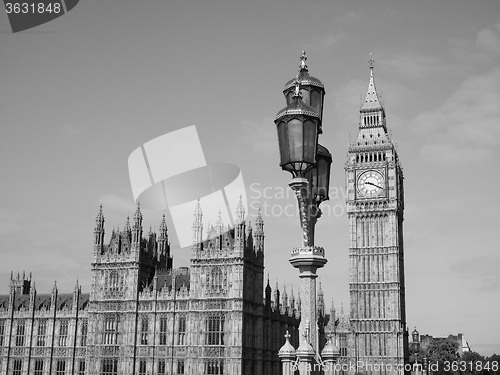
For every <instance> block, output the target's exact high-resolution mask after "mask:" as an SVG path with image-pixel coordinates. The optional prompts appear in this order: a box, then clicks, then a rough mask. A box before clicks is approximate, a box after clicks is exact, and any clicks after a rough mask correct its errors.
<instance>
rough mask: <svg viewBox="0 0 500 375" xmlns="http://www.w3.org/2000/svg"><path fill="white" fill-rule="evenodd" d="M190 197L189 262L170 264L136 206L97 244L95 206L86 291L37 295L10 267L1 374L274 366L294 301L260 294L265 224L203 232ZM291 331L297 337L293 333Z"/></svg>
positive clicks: (163, 233)
mask: <svg viewBox="0 0 500 375" xmlns="http://www.w3.org/2000/svg"><path fill="white" fill-rule="evenodd" d="M202 215H203V214H202V210H201V207H200V205H199V202H198V203H197V205H196V208H195V212H194V222H193V235H194V245H193V248H192V256H191V267H190V268H187V267H185V268H180V269H173V268H172V263H173V262H172V257H171V255H170V246H169V240H168V235H167V227H166V224H165V216H163V220H162V221H161V223H160V226H159V231H158V233H153V232H150V233H148V234H147V235H145V236H144V235H143V227H142V213H141V210H140V207H139V206H138V207H137V210H136V212H135V214H134V216H133V218H132V223H130V222H129V219H128V218H127V222H126V225H125V227H124V228H123V230H122V231H119V232H118V231H114V230H113V232H112V233H111V238H110V239H109V242H108V243H107V244H105V243H104V232H105V229H104V214H103V211H102V206H101V208H100V210H99V213H98V215H97V218H96V223H95V228H94V249H93V261H92V271H91V277H92V284H91V291H90V294H85V293H82V291H81V287H80V286H78V284H77V285H75V288H74V291H73V293H70V294H61V293H59V292H58V289H57V286H56V285H54V288H53V289H52V293H50V294H38V293H37V291H36V289H35V285H34V283H32V282H31V277H26V275H23V276H21V277H20V276H19V275H18V276H17V277H14V276H13V275H12V276H11V281H10V293H9V295H8V296H0V373H1V374H9V375H10V374H13V375H22V374H36V375H49V374H50V375H52V374H56V375H67V374H78V375H84V374H101V375H114V374H127V375H128V374H140V375H152V374H158V375H160V374H235V375H237V374H249V375H250V374H277V373H279V371H280V366H281V365H280V362H279V358H278V350H279V348H280V346H281V345H282V344H283V334H284V332H286V331H287V330H288V331H289V332H293V333H296V332H297V330H298V325H299V322H300V319H299V317H300V313H299V310H300V299H297V301H295V298H294V297H293V295H291V296H290V299H288V296H287V295H286V292H284V293H283V294H282V295H280V292H279V290H277V289H275V290H274V291H272V290H271V287H270V286H269V280H268V283H267V286H266V287H265V293H264V294H263V291H264V223H263V220H262V217H261V215H260V214H259V215H258V216H257V218H256V220H255V228H252V227H248V226H247V224H246V223H245V221H244V217H245V214H244V208H243V205H242V202H241V201H240V204H239V206H238V208H237V215H238V218H239V221H238V224H236V225H235V226H234V227H233V228H231V229H230V230H227V226H224V225H223V223H222V221H221V220H219V221H218V222H217V223H216V225H215V226H213V227H211V228H210V231H211V232H212V233H211V235H210V236H209V237H210V238H208V239H206V240H202V236H203V224H202ZM295 336H296V337H297V339H298V335H297V334H295Z"/></svg>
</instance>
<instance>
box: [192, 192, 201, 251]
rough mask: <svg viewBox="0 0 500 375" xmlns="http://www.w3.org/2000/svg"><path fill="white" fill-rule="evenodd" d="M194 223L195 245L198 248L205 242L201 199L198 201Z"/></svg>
mask: <svg viewBox="0 0 500 375" xmlns="http://www.w3.org/2000/svg"><path fill="white" fill-rule="evenodd" d="M193 216H194V221H193V245H195V247H197V246H198V245H199V244H201V242H202V241H203V237H202V236H203V212H202V210H201V205H200V197H198V199H197V200H196V206H195V208H194V213H193Z"/></svg>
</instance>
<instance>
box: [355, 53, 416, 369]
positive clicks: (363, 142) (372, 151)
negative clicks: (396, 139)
mask: <svg viewBox="0 0 500 375" xmlns="http://www.w3.org/2000/svg"><path fill="white" fill-rule="evenodd" d="M369 64H370V65H369V67H370V79H369V83H368V91H367V93H366V97H365V100H364V102H363V103H362V104H361V108H360V111H359V126H358V128H359V130H358V136H357V138H356V139H355V140H354V141H353V142H351V144H350V145H349V152H348V159H347V162H346V166H345V171H346V182H347V213H348V218H349V228H350V230H349V233H350V237H349V258H350V283H349V294H350V302H351V312H350V322H351V328H352V335H351V337H350V343H349V348H348V353H347V355H348V357H349V358H351V359H352V360H355V361H363V363H364V364H366V365H368V364H371V365H372V367H371V369H372V370H371V371H368V373H370V374H381V373H383V371H384V370H383V369H387V366H388V365H392V368H393V369H396V366H397V365H402V364H404V363H405V362H406V361H407V359H408V331H407V328H406V312H405V285H404V256H403V209H404V199H403V198H404V194H403V171H402V168H401V164H400V162H399V158H398V154H397V152H396V149H395V147H394V144H393V142H392V140H391V138H390V137H389V134H388V132H387V126H386V115H385V109H384V107H383V105H382V103H381V102H380V97H379V94H378V93H377V90H376V88H375V81H374V75H373V70H374V61H373V59H372V58H371V55H370V60H369ZM374 369H379V370H380V369H382V370H380V371H377V370H374ZM391 373H392V372H391ZM394 373H396V370H394Z"/></svg>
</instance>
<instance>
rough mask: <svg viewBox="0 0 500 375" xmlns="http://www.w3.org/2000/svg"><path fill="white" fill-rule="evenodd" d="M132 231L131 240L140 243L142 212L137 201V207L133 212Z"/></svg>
mask: <svg viewBox="0 0 500 375" xmlns="http://www.w3.org/2000/svg"><path fill="white" fill-rule="evenodd" d="M132 231H133V240H132V241H133V242H134V243H140V241H141V238H142V213H141V204H140V203H139V201H137V209H136V210H135V214H134V226H133V227H132Z"/></svg>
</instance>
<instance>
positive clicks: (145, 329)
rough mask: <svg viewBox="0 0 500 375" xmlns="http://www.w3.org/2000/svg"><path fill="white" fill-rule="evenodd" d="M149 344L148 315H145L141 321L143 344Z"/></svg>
mask: <svg viewBox="0 0 500 375" xmlns="http://www.w3.org/2000/svg"><path fill="white" fill-rule="evenodd" d="M147 344H148V317H147V316H145V317H143V318H142V321H141V345H147Z"/></svg>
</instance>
